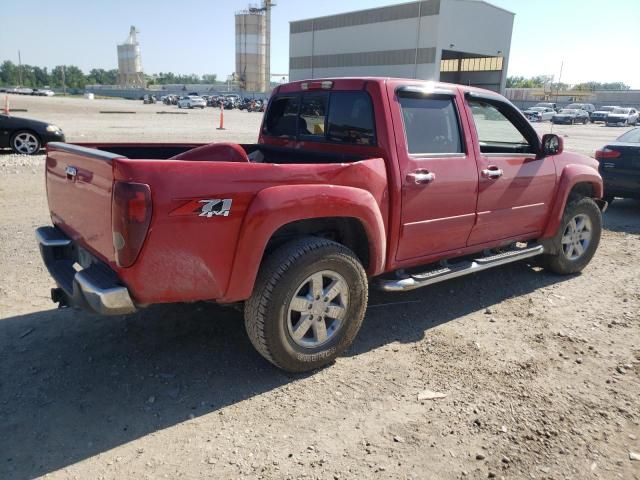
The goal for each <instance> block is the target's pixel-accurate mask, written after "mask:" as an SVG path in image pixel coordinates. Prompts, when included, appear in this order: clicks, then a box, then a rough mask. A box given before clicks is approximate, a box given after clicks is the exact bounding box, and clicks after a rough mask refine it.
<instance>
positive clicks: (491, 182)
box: [467, 95, 556, 246]
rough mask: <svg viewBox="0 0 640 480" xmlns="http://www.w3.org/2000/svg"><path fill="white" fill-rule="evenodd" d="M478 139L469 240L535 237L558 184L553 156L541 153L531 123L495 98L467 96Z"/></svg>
mask: <svg viewBox="0 0 640 480" xmlns="http://www.w3.org/2000/svg"><path fill="white" fill-rule="evenodd" d="M467 102H468V106H469V107H470V108H469V112H470V113H471V117H472V123H473V124H475V127H476V128H475V130H476V135H477V141H476V142H474V145H475V148H476V149H477V150H476V152H477V153H476V156H477V158H478V162H477V164H478V175H479V178H480V181H479V189H478V211H477V213H478V218H477V221H476V225H475V226H474V228H473V230H472V232H471V235H470V237H469V242H468V244H469V245H470V246H471V245H480V244H486V243H495V242H498V243H499V241H500V240H505V239H516V238H534V237H535V236H537V235H538V234H540V233H541V232H542V230H543V229H544V226H545V222H546V219H547V215H548V213H549V209H550V208H551V200H552V199H553V194H554V190H555V186H556V169H555V162H554V161H553V158H552V157H547V158H540V157H538V155H537V152H538V151H539V150H540V145H539V143H540V140H539V138H538V135H537V134H536V132H535V130H534V129H533V127H531V124H529V122H528V121H527V120H526V119H525V118H524V117H523V116H522V115H521V114H520V113H519V112H518V111H517V110H516V109H515V108H514V107H513V106H512V105H510V104H508V103H506V102H503V101H501V100H499V99H498V98H490V97H489V98H478V97H477V96H469V95H468V96H467Z"/></svg>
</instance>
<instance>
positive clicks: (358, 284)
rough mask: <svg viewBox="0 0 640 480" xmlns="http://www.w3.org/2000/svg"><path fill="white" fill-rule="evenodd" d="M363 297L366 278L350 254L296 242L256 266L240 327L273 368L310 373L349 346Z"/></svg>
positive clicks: (322, 242) (323, 243)
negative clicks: (242, 327)
mask: <svg viewBox="0 0 640 480" xmlns="http://www.w3.org/2000/svg"><path fill="white" fill-rule="evenodd" d="M367 299H368V282H367V276H366V273H365V271H364V268H363V267H362V264H361V263H360V261H359V260H358V258H357V257H356V256H355V254H354V253H353V252H352V251H351V250H349V249H348V248H346V247H345V246H343V245H341V244H339V243H336V242H333V241H330V240H326V239H323V238H318V237H305V238H300V239H297V240H294V241H292V242H290V243H287V244H285V245H283V246H282V247H280V248H278V249H277V250H276V251H275V252H273V253H272V254H271V255H270V256H269V257H268V258H267V259H266V260H265V262H264V263H263V265H262V266H261V268H260V272H259V274H258V278H257V280H256V284H255V287H254V291H253V294H252V295H251V298H249V300H247V301H246V302H245V308H244V318H245V327H246V330H247V334H248V335H249V339H250V340H251V343H252V344H253V346H254V347H255V348H256V350H257V351H258V352H259V353H260V354H261V355H262V356H263V357H264V358H265V359H267V360H268V361H269V362H271V363H272V364H274V365H275V366H276V367H278V368H281V369H283V370H286V371H289V372H305V371H309V370H314V369H317V368H320V367H323V366H325V365H327V364H329V363H331V362H332V361H333V360H334V359H335V358H336V357H337V356H338V355H340V354H341V353H342V352H343V351H344V350H345V349H346V348H347V347H349V345H351V343H352V342H353V339H354V338H355V336H356V335H357V333H358V331H359V330H360V326H361V325H362V321H363V319H364V314H365V310H366V307H367Z"/></svg>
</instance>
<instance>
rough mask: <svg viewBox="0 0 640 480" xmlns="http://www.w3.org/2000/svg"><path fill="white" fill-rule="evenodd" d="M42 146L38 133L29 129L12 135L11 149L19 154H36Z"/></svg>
mask: <svg viewBox="0 0 640 480" xmlns="http://www.w3.org/2000/svg"><path fill="white" fill-rule="evenodd" d="M41 146H42V143H41V142H40V138H39V137H38V135H36V134H35V133H33V132H30V131H29V130H20V131H18V132H16V133H14V134H13V136H12V137H11V150H13V153H17V154H18V155H35V154H36V153H38V152H39V151H40V147H41Z"/></svg>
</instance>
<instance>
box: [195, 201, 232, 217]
mask: <svg viewBox="0 0 640 480" xmlns="http://www.w3.org/2000/svg"><path fill="white" fill-rule="evenodd" d="M200 203H201V204H202V208H201V209H200V215H198V216H199V217H207V218H211V217H213V216H214V215H216V216H219V217H228V216H229V213H230V212H231V203H232V200H231V199H230V198H215V199H213V200H200Z"/></svg>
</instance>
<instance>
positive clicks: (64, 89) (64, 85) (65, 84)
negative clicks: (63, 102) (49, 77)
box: [62, 65, 67, 97]
mask: <svg viewBox="0 0 640 480" xmlns="http://www.w3.org/2000/svg"><path fill="white" fill-rule="evenodd" d="M62 94H63V95H64V96H65V97H66V96H67V82H66V80H65V74H64V65H62Z"/></svg>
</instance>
